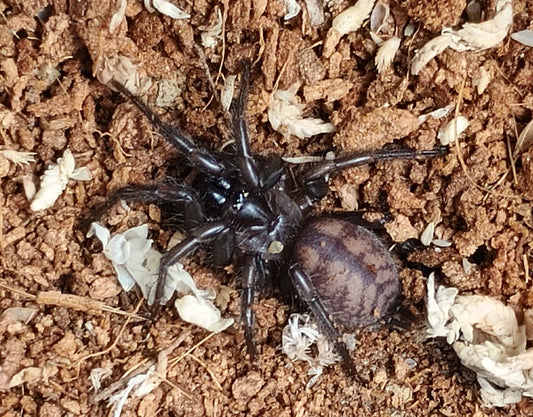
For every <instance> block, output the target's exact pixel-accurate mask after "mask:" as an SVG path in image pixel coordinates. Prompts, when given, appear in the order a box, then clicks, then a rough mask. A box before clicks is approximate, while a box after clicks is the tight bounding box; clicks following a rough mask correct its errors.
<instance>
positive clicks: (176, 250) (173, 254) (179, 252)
mask: <svg viewBox="0 0 533 417" xmlns="http://www.w3.org/2000/svg"><path fill="white" fill-rule="evenodd" d="M227 229H228V225H227V224H226V222H224V221H220V222H211V223H206V224H204V225H203V226H200V227H197V228H195V229H193V230H191V231H190V234H189V236H187V237H186V238H185V239H183V240H182V241H181V242H180V243H178V244H177V245H176V246H174V247H173V248H171V249H170V250H169V251H168V252H166V253H165V254H164V255H163V257H162V258H161V263H160V265H159V276H158V279H157V288H156V293H155V304H154V305H155V306H158V305H159V304H160V301H161V299H162V298H163V295H164V290H165V285H166V282H167V274H168V269H169V268H170V267H171V266H172V265H174V264H175V263H176V262H178V261H179V260H180V259H181V258H183V257H185V256H187V255H189V254H190V253H192V252H193V251H194V250H195V249H196V248H197V247H198V246H200V245H202V244H205V243H208V242H210V241H212V240H213V239H214V238H216V237H217V236H218V235H219V234H220V233H222V232H224V231H225V230H227Z"/></svg>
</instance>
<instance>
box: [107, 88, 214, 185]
mask: <svg viewBox="0 0 533 417" xmlns="http://www.w3.org/2000/svg"><path fill="white" fill-rule="evenodd" d="M111 85H112V86H113V87H114V88H116V89H117V90H118V91H120V92H121V93H122V94H124V95H125V96H126V97H127V98H128V99H129V100H130V101H131V102H132V103H133V104H135V105H136V106H137V108H138V109H139V110H140V111H141V112H142V113H144V115H145V116H146V117H147V118H148V120H149V121H150V123H152V124H153V125H154V126H155V127H156V128H157V130H158V131H159V133H160V134H161V135H162V136H163V137H164V138H165V139H166V140H167V141H168V142H169V143H170V144H171V145H173V146H174V147H175V148H176V149H177V150H178V151H180V152H181V153H182V154H183V155H185V156H186V157H187V159H188V161H189V162H190V164H191V165H192V167H193V168H196V169H198V170H199V171H201V172H204V173H207V174H211V175H214V176H220V175H221V174H222V173H223V172H224V171H225V166H224V165H223V164H222V163H221V162H219V161H218V160H217V159H216V158H215V157H214V156H213V155H212V154H211V153H210V152H209V151H208V150H206V149H203V148H202V147H200V146H199V145H198V144H196V143H194V141H193V140H192V139H191V138H190V137H189V136H188V135H187V134H186V133H185V132H183V131H182V130H181V129H179V128H178V127H176V126H173V125H171V124H169V123H165V122H163V121H162V120H161V119H160V118H159V116H158V115H157V114H155V113H154V112H153V111H152V110H151V109H150V107H148V106H147V105H146V104H145V103H144V102H143V101H142V100H141V99H140V98H139V97H137V96H136V95H134V94H133V93H132V92H131V91H129V90H128V89H127V88H126V87H124V86H123V85H122V84H120V83H119V82H117V81H116V80H112V81H111Z"/></svg>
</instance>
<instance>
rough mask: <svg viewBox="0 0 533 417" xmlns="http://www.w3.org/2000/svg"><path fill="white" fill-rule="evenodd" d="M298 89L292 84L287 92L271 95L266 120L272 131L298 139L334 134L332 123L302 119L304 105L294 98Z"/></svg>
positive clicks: (276, 92) (277, 91) (279, 91)
mask: <svg viewBox="0 0 533 417" xmlns="http://www.w3.org/2000/svg"><path fill="white" fill-rule="evenodd" d="M298 88H299V85H298V84H294V85H292V86H291V87H290V88H289V89H288V90H276V91H275V92H274V93H272V95H271V98H270V102H269V104H268V120H269V122H270V124H271V125H272V127H273V128H274V130H276V131H278V132H280V133H282V134H283V135H284V136H286V137H287V136H289V135H294V136H297V137H299V138H300V139H304V138H309V137H311V136H314V135H318V134H321V133H331V132H334V131H335V126H334V125H333V124H332V123H328V122H325V121H323V120H322V119H314V118H308V119H304V118H303V117H302V114H303V110H304V109H305V104H302V103H299V102H298V99H297V98H296V92H297V91H298Z"/></svg>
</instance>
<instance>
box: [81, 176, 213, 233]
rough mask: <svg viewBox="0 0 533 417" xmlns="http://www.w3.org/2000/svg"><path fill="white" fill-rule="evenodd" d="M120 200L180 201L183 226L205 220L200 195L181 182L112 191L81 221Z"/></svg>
mask: <svg viewBox="0 0 533 417" xmlns="http://www.w3.org/2000/svg"><path fill="white" fill-rule="evenodd" d="M121 200H124V201H127V202H132V201H133V202H140V203H145V204H151V203H155V204H161V203H162V204H171V205H175V204H177V203H182V204H183V205H184V209H183V219H184V224H183V227H184V228H188V227H192V226H196V225H198V224H201V223H202V222H204V221H205V215H204V211H203V207H202V204H201V203H200V197H199V196H198V194H197V192H196V191H195V190H194V189H192V188H191V187H188V186H186V185H181V184H148V185H144V184H139V185H130V186H127V187H124V188H120V189H118V190H116V191H114V192H113V193H112V194H111V195H110V196H109V198H108V199H107V201H106V202H105V203H104V204H102V205H101V206H99V207H97V208H96V209H95V210H93V211H92V212H91V213H90V215H89V218H88V219H85V220H84V221H83V225H85V223H91V222H92V221H93V220H94V219H98V218H100V217H102V216H103V215H104V214H105V213H106V212H107V211H109V209H111V207H113V206H114V205H115V204H116V203H118V202H119V201H121ZM87 226H88V224H87ZM87 228H88V227H87Z"/></svg>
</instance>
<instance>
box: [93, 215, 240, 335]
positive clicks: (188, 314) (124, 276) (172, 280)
mask: <svg viewBox="0 0 533 417" xmlns="http://www.w3.org/2000/svg"><path fill="white" fill-rule="evenodd" d="M93 235H96V237H97V238H98V239H99V240H100V242H102V246H103V247H104V249H103V253H104V255H105V256H106V258H108V259H109V260H110V261H111V262H112V264H113V267H114V268H115V271H116V273H117V277H118V280H119V283H120V285H121V286H122V288H124V289H125V290H126V291H130V290H131V289H132V288H133V287H134V286H135V284H137V285H138V286H139V288H140V289H141V291H142V294H143V297H144V298H146V300H147V302H148V305H152V304H153V303H154V301H155V295H156V294H155V291H156V286H157V279H158V272H159V264H160V261H161V258H162V256H163V255H162V254H161V253H159V252H158V251H156V250H155V249H153V248H152V240H151V239H148V225H146V224H143V225H141V226H137V227H133V228H131V229H128V230H126V231H125V232H124V233H117V234H115V235H114V236H111V233H110V232H109V230H107V229H106V228H105V227H104V226H102V225H101V224H99V223H92V225H91V229H90V230H89V233H88V236H89V237H90V236H93ZM174 292H177V293H178V294H181V295H182V297H181V298H178V299H177V300H176V304H175V305H176V309H177V310H178V313H179V315H180V317H181V318H182V319H183V320H184V321H186V322H188V323H191V324H194V325H196V326H199V327H202V328H204V329H206V330H208V331H210V332H221V331H223V330H225V329H227V328H228V327H229V326H231V325H232V324H233V321H234V320H233V319H232V318H228V319H223V318H222V317H221V314H220V311H219V310H218V309H217V308H216V307H215V305H214V304H213V300H214V299H215V294H214V292H212V291H206V290H201V289H199V288H198V287H196V284H195V282H194V280H193V278H192V277H191V275H190V274H189V273H188V272H187V271H185V270H184V269H183V265H182V264H180V263H176V264H174V265H172V266H171V267H170V268H169V269H168V274H167V279H166V281H165V288H164V292H163V297H162V298H161V304H166V303H167V302H168V301H169V300H170V299H171V298H172V296H173V295H174Z"/></svg>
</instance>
